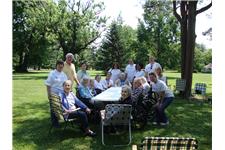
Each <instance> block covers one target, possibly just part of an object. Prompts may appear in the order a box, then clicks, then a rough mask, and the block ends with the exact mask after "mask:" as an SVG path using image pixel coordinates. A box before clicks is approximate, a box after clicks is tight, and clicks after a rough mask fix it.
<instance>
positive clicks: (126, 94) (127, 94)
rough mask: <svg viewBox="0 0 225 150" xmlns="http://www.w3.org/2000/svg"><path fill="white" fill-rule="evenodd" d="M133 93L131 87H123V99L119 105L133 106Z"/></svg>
mask: <svg viewBox="0 0 225 150" xmlns="http://www.w3.org/2000/svg"><path fill="white" fill-rule="evenodd" d="M131 92H132V89H131V87H130V86H128V85H124V86H122V91H121V99H120V100H119V103H120V104H132V100H131Z"/></svg>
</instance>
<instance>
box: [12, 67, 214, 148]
mask: <svg viewBox="0 0 225 150" xmlns="http://www.w3.org/2000/svg"><path fill="white" fill-rule="evenodd" d="M99 73H100V74H101V72H99V71H91V72H90V74H91V76H95V75H96V74H99ZM47 75H48V72H32V73H26V74H14V75H13V149H16V150H20V149H21V150H31V149H34V150H36V149H37V150H43V149H65V150H67V149H78V150H79V149H80V150H83V149H96V150H105V149H109V150H113V149H115V148H113V147H104V146H102V144H101V132H100V124H94V123H90V126H91V128H93V129H94V130H95V131H97V133H98V135H97V137H95V138H90V137H84V136H83V134H82V133H81V132H80V131H79V129H78V128H75V129H71V128H68V129H66V130H65V132H63V130H62V129H54V130H53V132H52V134H51V135H48V130H49V128H50V116H49V104H48V99H47V93H46V87H45V85H44V80H45V79H46V78H47ZM165 75H166V76H167V77H168V79H169V80H168V81H169V84H170V85H171V87H173V85H174V84H175V79H176V78H178V77H179V76H180V74H179V73H176V72H166V73H165ZM197 81H198V82H205V83H207V94H209V95H211V93H212V92H211V74H194V81H193V82H194V83H195V82H197ZM211 111H212V108H211V105H209V104H207V103H204V104H203V105H199V104H198V103H196V102H189V101H187V100H184V99H181V98H176V99H175V100H174V102H173V103H172V104H171V105H170V106H169V107H168V109H167V113H168V116H169V118H170V124H169V126H167V127H157V126H152V125H147V126H146V127H145V128H144V129H141V130H133V131H132V137H133V138H132V144H138V143H140V140H141V139H142V138H143V137H145V136H178V137H196V138H197V139H198V141H199V149H200V150H210V149H211V147H212V139H211V137H212V112H211ZM121 138H123V137H116V138H115V137H109V139H110V140H109V141H108V142H110V143H112V142H115V139H119V140H121ZM120 149H123V150H129V149H131V146H127V147H121V148H120Z"/></svg>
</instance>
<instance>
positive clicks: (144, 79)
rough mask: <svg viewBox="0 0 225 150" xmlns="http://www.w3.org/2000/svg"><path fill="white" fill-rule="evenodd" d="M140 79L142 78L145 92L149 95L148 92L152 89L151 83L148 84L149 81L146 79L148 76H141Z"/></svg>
mask: <svg viewBox="0 0 225 150" xmlns="http://www.w3.org/2000/svg"><path fill="white" fill-rule="evenodd" d="M140 79H141V83H142V86H143V88H144V91H143V92H144V94H145V95H148V92H149V91H150V88H151V87H150V85H149V84H148V82H147V80H146V78H145V77H140Z"/></svg>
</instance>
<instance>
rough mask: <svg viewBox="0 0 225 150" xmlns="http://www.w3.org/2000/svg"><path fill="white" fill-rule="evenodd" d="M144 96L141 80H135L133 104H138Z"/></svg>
mask: <svg viewBox="0 0 225 150" xmlns="http://www.w3.org/2000/svg"><path fill="white" fill-rule="evenodd" d="M144 95H145V94H144V87H143V84H142V80H141V78H140V77H138V78H135V79H134V81H133V89H132V93H131V99H132V104H135V103H137V102H138V100H139V99H140V98H141V97H143V96H144Z"/></svg>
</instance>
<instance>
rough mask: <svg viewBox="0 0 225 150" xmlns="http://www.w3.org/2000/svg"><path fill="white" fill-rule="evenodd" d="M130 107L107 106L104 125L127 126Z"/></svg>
mask: <svg viewBox="0 0 225 150" xmlns="http://www.w3.org/2000/svg"><path fill="white" fill-rule="evenodd" d="M131 110H132V106H131V105H128V104H107V105H106V106H105V120H104V123H105V124H106V125H107V124H112V125H127V124H129V122H130V118H131Z"/></svg>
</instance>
